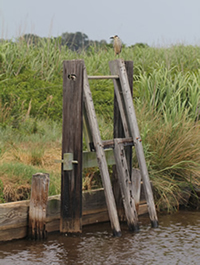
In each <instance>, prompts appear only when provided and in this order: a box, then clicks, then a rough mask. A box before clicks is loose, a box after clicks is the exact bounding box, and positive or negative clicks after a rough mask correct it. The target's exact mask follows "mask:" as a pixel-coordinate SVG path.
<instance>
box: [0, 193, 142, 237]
mask: <svg viewBox="0 0 200 265" xmlns="http://www.w3.org/2000/svg"><path fill="white" fill-rule="evenodd" d="M141 195H142V193H141ZM60 197H61V196H60V195H55V196H49V197H48V202H47V214H46V230H47V233H50V232H55V231H59V229H60V206H61V199H60ZM82 201H83V216H82V224H83V225H89V224H94V223H98V222H106V221H109V215H108V210H107V206H106V200H105V195H104V189H98V190H92V191H85V192H83V193H82ZM141 203H142V204H140V206H139V213H138V215H142V214H146V213H147V205H146V204H144V203H143V202H141ZM29 205H30V200H27V201H19V202H9V203H3V204H0V241H8V240H12V239H19V238H24V237H26V236H27V233H28V214H29ZM122 220H123V221H124V220H125V219H122Z"/></svg>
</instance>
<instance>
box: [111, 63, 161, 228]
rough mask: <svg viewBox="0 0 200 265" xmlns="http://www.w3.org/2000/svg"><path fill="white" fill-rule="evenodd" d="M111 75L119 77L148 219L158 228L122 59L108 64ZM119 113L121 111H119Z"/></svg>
mask: <svg viewBox="0 0 200 265" xmlns="http://www.w3.org/2000/svg"><path fill="white" fill-rule="evenodd" d="M109 66H110V70H111V73H112V74H114V75H119V78H120V86H121V88H120V89H121V90H122V95H123V99H124V103H125V104H124V105H125V108H126V115H127V117H128V124H129V125H128V126H129V127H130V133H131V136H132V138H133V141H134V146H135V149H136V155H137V159H138V163H139V167H140V172H141V175H142V180H143V182H144V190H145V195H146V201H147V205H148V209H149V217H150V220H151V225H152V227H157V226H158V218H157V213H156V209H155V204H154V199H153V192H152V189H151V185H150V180H149V174H148V170H147V166H146V161H145V157H144V151H143V147H142V140H141V137H140V133H139V128H138V124H137V119H136V115H135V109H134V106H133V100H132V96H131V93H130V87H129V82H128V77H127V73H126V68H125V63H124V61H123V60H122V59H118V60H115V61H111V62H109ZM118 87H119V86H115V90H118ZM120 112H121V109H120Z"/></svg>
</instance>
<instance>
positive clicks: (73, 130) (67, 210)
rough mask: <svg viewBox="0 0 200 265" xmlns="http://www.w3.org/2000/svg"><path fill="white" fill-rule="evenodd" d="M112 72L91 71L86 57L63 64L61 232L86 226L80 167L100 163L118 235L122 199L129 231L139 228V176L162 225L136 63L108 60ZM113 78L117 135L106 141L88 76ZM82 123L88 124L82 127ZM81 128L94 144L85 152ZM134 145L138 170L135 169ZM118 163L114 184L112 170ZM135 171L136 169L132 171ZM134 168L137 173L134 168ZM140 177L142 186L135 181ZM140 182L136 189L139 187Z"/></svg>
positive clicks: (153, 219) (151, 213)
mask: <svg viewBox="0 0 200 265" xmlns="http://www.w3.org/2000/svg"><path fill="white" fill-rule="evenodd" d="M109 66H110V71H111V76H88V75H87V72H86V67H85V64H84V61H83V60H72V61H64V63H63V67H64V69H63V132H62V139H63V140H62V161H61V162H62V166H61V172H62V173H61V215H60V232H62V233H77V232H81V231H82V169H83V168H85V167H94V166H98V167H99V169H100V173H101V179H102V183H103V188H104V193H105V200H106V205H107V209H108V214H109V219H110V223H111V227H112V231H113V234H114V235H115V236H120V235H121V229H120V223H119V216H120V207H121V202H123V207H124V211H125V216H126V220H127V224H128V227H129V229H130V230H133V231H135V230H138V214H137V208H138V203H139V199H138V194H139V192H138V190H139V189H140V176H141V178H142V181H143V188H144V192H145V198H146V202H147V206H148V212H149V217H150V220H151V225H152V227H157V226H158V219H157V213H156V209H155V205H154V199H153V193H152V188H151V185H150V180H149V175H148V171H147V166H146V162H145V157H144V152H143V147H142V140H141V137H140V133H139V129H138V124H137V119H136V115H135V110H134V106H133V99H132V92H131V91H132V83H133V79H132V78H133V62H132V61H128V62H124V61H123V60H122V59H117V60H114V61H111V62H109ZM103 78H107V79H108V78H110V79H113V83H114V98H115V101H114V137H113V138H114V139H113V140H107V141H102V139H101V136H100V132H99V127H98V123H97V118H96V114H95V109H94V104H93V100H92V94H91V90H90V86H89V81H88V79H103ZM83 125H84V126H83ZM83 127H84V131H85V138H86V139H87V145H88V148H89V149H90V150H89V151H88V152H83V148H82V142H83ZM132 146H134V147H135V150H136V155H137V159H138V163H139V169H140V171H136V170H132V162H131V160H132ZM108 165H114V170H113V172H114V176H113V179H114V183H113V187H112V185H111V180H110V176H109V171H108ZM132 172H134V174H132ZM135 172H139V174H138V173H135ZM136 182H137V183H139V185H136ZM136 187H137V188H136Z"/></svg>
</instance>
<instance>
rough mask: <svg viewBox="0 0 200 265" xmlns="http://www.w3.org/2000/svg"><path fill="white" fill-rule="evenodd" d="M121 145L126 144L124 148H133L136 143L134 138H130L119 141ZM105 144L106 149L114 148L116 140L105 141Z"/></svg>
mask: <svg viewBox="0 0 200 265" xmlns="http://www.w3.org/2000/svg"><path fill="white" fill-rule="evenodd" d="M118 140H119V143H120V144H124V146H133V145H134V142H133V138H131V137H128V138H121V139H118ZM102 142H103V147H104V149H106V148H114V140H113V139H112V140H104V141H102Z"/></svg>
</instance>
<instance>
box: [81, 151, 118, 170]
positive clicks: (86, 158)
mask: <svg viewBox="0 0 200 265" xmlns="http://www.w3.org/2000/svg"><path fill="white" fill-rule="evenodd" d="M105 157H106V161H107V165H115V158H114V154H113V149H107V150H105ZM82 162H83V168H90V167H98V166H99V164H98V162H97V154H96V152H83V161H82Z"/></svg>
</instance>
